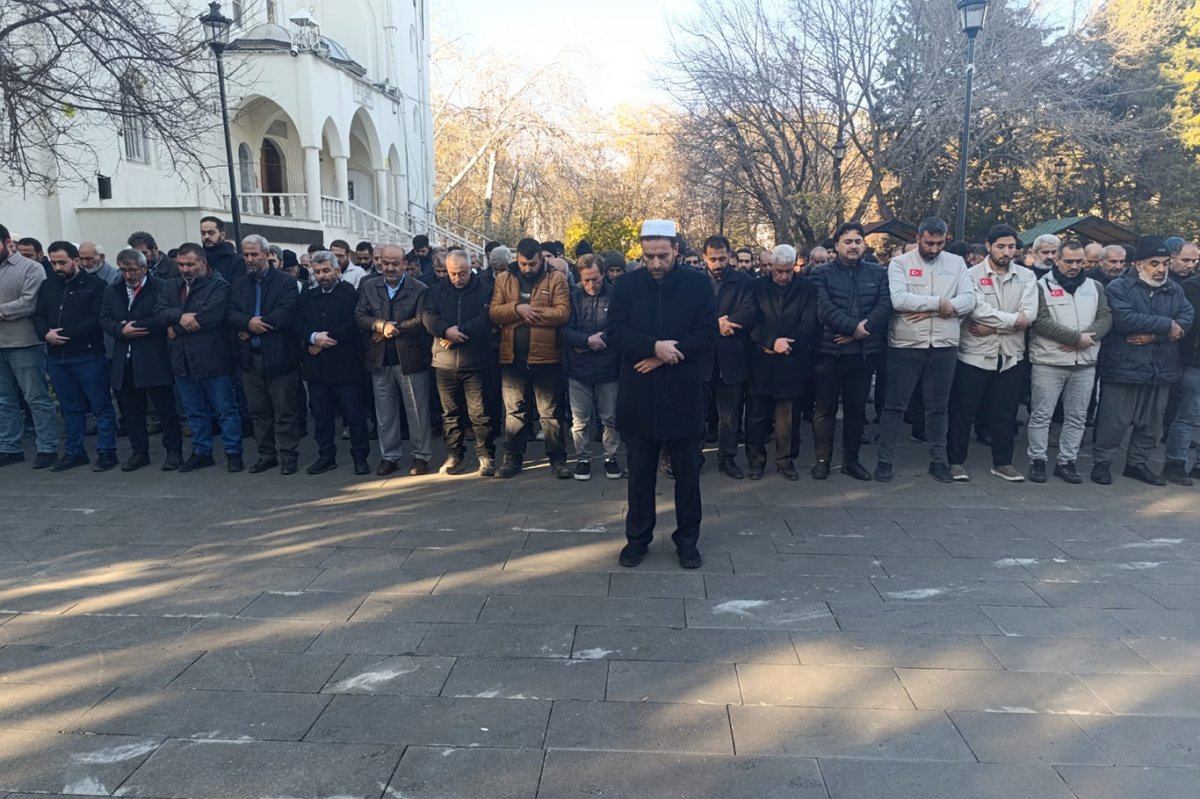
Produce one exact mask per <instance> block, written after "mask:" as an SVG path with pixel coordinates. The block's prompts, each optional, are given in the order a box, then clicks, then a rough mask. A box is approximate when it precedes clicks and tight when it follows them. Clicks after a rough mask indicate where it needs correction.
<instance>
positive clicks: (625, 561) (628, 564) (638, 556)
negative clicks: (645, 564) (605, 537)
mask: <svg viewBox="0 0 1200 799" xmlns="http://www.w3.org/2000/svg"><path fill="white" fill-rule="evenodd" d="M644 557H646V547H645V546H644V545H642V544H635V543H633V542H630V543H628V544H626V545H625V546H624V547H622V548H621V554H620V555H619V556H618V557H617V563H619V564H621V565H622V566H624V567H625V568H627V569H632V568H633V567H634V566H636V565H638V564H639V563H641V562H642V558H644Z"/></svg>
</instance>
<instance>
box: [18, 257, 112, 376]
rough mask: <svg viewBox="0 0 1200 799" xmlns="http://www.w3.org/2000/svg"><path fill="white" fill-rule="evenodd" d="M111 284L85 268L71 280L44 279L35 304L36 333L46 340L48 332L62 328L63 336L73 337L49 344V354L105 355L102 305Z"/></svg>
mask: <svg viewBox="0 0 1200 799" xmlns="http://www.w3.org/2000/svg"><path fill="white" fill-rule="evenodd" d="M107 287H108V284H107V283H105V282H104V280H103V279H102V278H99V277H96V276H95V275H89V274H88V273H87V272H85V271H83V270H82V269H80V270H79V271H78V272H76V273H75V277H73V278H71V279H70V280H63V279H61V278H60V277H59V276H58V275H51V276H50V277H48V278H46V279H45V280H43V281H42V285H41V287H40V288H38V295H37V301H36V303H35V304H34V307H33V329H34V332H35V333H37V337H38V338H39V339H41V340H42V341H45V340H46V334H47V333H49V332H50V331H51V330H54V329H56V328H60V327H61V328H62V331H61V335H64V336H66V337H67V338H69V339H71V340H70V341H68V342H67V343H66V344H57V345H54V346H50V345H47V347H46V355H47V356H48V357H50V358H70V357H74V356H79V355H99V356H101V357H104V354H105V353H104V333H103V331H101V330H100V306H101V305H102V304H103V302H104V289H105V288H107Z"/></svg>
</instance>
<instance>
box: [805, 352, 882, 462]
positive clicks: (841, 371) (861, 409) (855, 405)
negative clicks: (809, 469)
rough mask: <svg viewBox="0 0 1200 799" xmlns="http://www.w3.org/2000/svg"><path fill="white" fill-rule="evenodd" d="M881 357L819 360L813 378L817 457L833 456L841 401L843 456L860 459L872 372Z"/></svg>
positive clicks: (846, 459)
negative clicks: (834, 434)
mask: <svg viewBox="0 0 1200 799" xmlns="http://www.w3.org/2000/svg"><path fill="white" fill-rule="evenodd" d="M879 360H881V359H880V358H878V356H872V357H870V358H862V357H859V356H843V357H841V358H822V359H820V360H818V361H817V364H816V371H815V378H814V380H813V386H814V388H813V391H814V393H815V395H816V404H815V407H814V412H813V448H814V449H815V450H816V456H817V460H818V461H825V462H826V463H828V462H829V460H830V458H831V457H832V456H833V433H834V430H836V429H837V413H838V406H839V404H840V406H841V408H842V458H843V460H844V461H845V462H846V463H854V462H856V461H857V460H858V452H859V450H860V449H862V434H863V428H864V427H866V425H867V396H868V395H869V394H870V393H871V373H872V372H874V371H875V369H876V363H877V361H879Z"/></svg>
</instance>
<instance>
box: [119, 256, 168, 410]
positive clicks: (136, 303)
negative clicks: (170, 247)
mask: <svg viewBox="0 0 1200 799" xmlns="http://www.w3.org/2000/svg"><path fill="white" fill-rule="evenodd" d="M167 285H168V284H167V281H165V280H159V279H158V278H156V277H150V276H149V275H147V276H146V282H145V283H143V284H142V287H141V289H139V290H138V293H137V295H136V296H135V297H134V298H133V304H132V305H130V303H129V294H128V292H126V291H125V281H124V280H119V281H117V282H116V283H114V284H112V285H111V286H109V287H108V288H106V289H105V290H104V304H103V305H102V306H101V308H100V327H101V328H103V329H104V332H105V333H107V334H108V335H109V336H110V337H112V340H113V357H112V371H111V375H112V379H111V383H112V387H113V390H114V391H120V390H121V388H122V386H124V385H125V369H126V368H131V369H133V385H134V387H135V388H150V387H152V386H169V385H171V383H173V382H175V378H174V377H173V376H172V374H171V353H170V351H169V350H168V347H167V328H166V327H165V326H163V325H161V324H159V323H158V321H157V320H156V319H155V318H154V306H155V304H156V303H157V302H158V296H159V294H161V293H162V292H163V291H166V288H167ZM126 322H135V323H136V324H137V326H138V327H142V328H145V329H146V330H149V331H150V335H148V336H141V337H139V338H125V336H124V335H123V334H122V333H121V331H122V330H123V329H124V328H125V323H126ZM130 353H132V354H130ZM127 356H128V357H127Z"/></svg>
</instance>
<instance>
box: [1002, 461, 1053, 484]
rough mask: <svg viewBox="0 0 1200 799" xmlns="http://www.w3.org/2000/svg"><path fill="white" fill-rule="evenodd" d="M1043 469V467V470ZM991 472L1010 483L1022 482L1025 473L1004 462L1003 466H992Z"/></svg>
mask: <svg viewBox="0 0 1200 799" xmlns="http://www.w3.org/2000/svg"><path fill="white" fill-rule="evenodd" d="M1044 471H1045V469H1044V468H1043V472H1044ZM992 474H994V475H995V476H996V477H999V478H1000V479H1001V480H1007V481H1008V482H1010V483H1024V482H1025V475H1023V474H1021V473H1020V472H1018V471H1017V470H1016V468H1015V467H1014V466H1013V465H1012V464H1011V463H1006V464H1004V465H1003V466H993V467H992Z"/></svg>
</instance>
